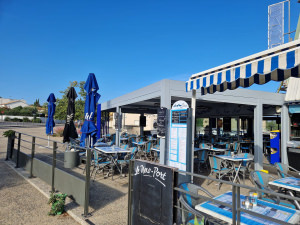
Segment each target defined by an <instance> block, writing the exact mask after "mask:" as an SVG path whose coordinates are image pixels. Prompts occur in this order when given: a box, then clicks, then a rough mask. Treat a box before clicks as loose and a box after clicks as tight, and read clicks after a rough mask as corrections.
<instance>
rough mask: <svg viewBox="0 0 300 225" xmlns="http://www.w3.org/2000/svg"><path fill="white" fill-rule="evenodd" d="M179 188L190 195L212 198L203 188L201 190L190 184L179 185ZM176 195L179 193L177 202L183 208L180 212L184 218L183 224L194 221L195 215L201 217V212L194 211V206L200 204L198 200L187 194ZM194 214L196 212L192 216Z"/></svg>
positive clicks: (199, 187)
mask: <svg viewBox="0 0 300 225" xmlns="http://www.w3.org/2000/svg"><path fill="white" fill-rule="evenodd" d="M179 188H181V189H183V190H185V191H188V192H190V193H192V194H196V195H198V194H201V195H202V194H205V195H206V196H207V197H210V198H213V197H214V196H213V195H212V194H211V193H210V192H209V191H207V190H206V189H205V188H203V187H201V186H197V185H195V184H192V183H182V184H180V185H179ZM199 192H201V193H199ZM178 193H179V201H180V203H181V204H182V205H183V207H184V208H185V210H182V216H183V217H184V218H183V219H184V221H185V222H188V221H190V220H191V219H194V217H195V215H197V217H198V216H201V217H202V216H203V215H202V214H201V212H199V211H196V210H195V206H196V205H198V204H199V203H201V200H200V198H195V197H193V196H191V194H189V193H183V192H178ZM194 212H196V213H195V215H194V214H193V213H194Z"/></svg>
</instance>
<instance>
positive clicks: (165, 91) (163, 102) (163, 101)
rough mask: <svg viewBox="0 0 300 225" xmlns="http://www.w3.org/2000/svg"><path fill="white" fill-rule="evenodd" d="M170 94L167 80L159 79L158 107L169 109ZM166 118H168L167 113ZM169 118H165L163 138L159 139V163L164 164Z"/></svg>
mask: <svg viewBox="0 0 300 225" xmlns="http://www.w3.org/2000/svg"><path fill="white" fill-rule="evenodd" d="M171 99H172V98H171V94H170V82H169V81H168V80H163V81H161V96H160V107H165V108H167V109H171ZM167 118H169V114H168V113H167ZM168 121H169V119H167V123H166V127H167V129H166V134H165V138H163V137H162V138H161V139H160V158H159V162H160V164H163V165H166V164H167V157H168V152H169V151H168V146H169V145H168V136H169V130H170V125H169V123H168Z"/></svg>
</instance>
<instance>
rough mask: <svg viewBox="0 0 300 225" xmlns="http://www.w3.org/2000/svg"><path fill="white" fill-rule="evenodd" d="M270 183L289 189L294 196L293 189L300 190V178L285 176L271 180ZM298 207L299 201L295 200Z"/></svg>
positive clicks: (298, 207) (299, 207) (299, 206)
mask: <svg viewBox="0 0 300 225" xmlns="http://www.w3.org/2000/svg"><path fill="white" fill-rule="evenodd" d="M269 184H270V185H273V186H276V187H279V188H283V189H285V190H287V192H288V193H289V195H290V196H292V197H294V194H293V191H297V192H300V178H296V177H285V178H281V179H278V180H274V181H271V182H269ZM294 203H295V205H296V207H297V209H300V205H299V202H298V201H297V200H294Z"/></svg>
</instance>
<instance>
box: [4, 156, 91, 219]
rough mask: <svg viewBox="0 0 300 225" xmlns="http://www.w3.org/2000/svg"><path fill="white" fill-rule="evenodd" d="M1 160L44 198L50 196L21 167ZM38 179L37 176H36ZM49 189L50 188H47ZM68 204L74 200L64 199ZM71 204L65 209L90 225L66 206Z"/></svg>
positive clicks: (75, 217)
mask: <svg viewBox="0 0 300 225" xmlns="http://www.w3.org/2000/svg"><path fill="white" fill-rule="evenodd" d="M3 162H4V163H5V164H6V165H8V166H9V167H10V168H11V169H12V170H14V171H15V172H16V173H17V174H18V175H19V176H21V177H22V178H24V179H25V180H26V181H27V182H28V183H29V184H30V185H32V186H33V187H34V188H35V189H37V190H38V191H39V192H40V193H41V194H43V195H44V196H45V197H46V198H50V192H49V193H47V192H45V191H44V190H42V188H40V187H39V186H38V185H36V184H35V183H34V182H32V181H31V179H29V178H28V173H27V172H26V171H25V170H24V169H22V168H15V166H14V165H13V163H12V162H11V161H5V160H3ZM36 179H39V178H36ZM49 190H50V188H49ZM66 201H67V203H68V204H71V206H72V205H73V204H76V203H75V202H73V201H72V200H71V199H70V198H67V199H66ZM71 206H66V209H65V211H66V212H67V213H68V214H69V215H70V216H71V217H72V218H73V219H74V220H75V221H76V222H78V223H80V224H82V225H90V223H88V222H87V221H86V220H85V219H83V218H82V217H80V216H78V215H76V214H75V213H74V212H73V210H72V209H71V210H70V209H68V208H72V207H71Z"/></svg>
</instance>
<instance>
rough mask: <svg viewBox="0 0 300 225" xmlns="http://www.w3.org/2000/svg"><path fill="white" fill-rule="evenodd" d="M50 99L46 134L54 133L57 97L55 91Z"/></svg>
mask: <svg viewBox="0 0 300 225" xmlns="http://www.w3.org/2000/svg"><path fill="white" fill-rule="evenodd" d="M47 101H48V118H47V121H46V134H47V135H53V127H55V122H54V119H53V116H54V113H55V107H56V105H55V102H56V98H55V95H54V94H53V93H51V94H50V95H49V97H48V99H47Z"/></svg>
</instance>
